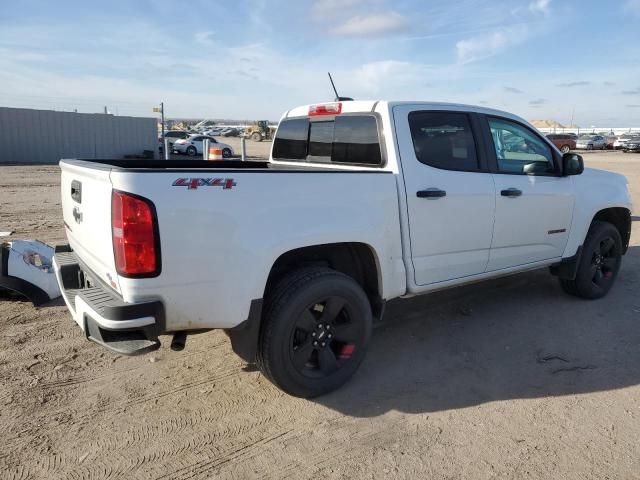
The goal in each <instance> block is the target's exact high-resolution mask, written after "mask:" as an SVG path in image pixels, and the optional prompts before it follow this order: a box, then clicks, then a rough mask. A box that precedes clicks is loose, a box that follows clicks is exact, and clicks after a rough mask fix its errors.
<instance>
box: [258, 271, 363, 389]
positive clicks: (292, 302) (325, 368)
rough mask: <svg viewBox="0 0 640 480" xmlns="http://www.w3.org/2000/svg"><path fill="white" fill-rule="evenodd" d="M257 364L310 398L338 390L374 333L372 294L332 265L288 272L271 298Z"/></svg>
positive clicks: (277, 382)
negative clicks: (367, 294)
mask: <svg viewBox="0 0 640 480" xmlns="http://www.w3.org/2000/svg"><path fill="white" fill-rule="evenodd" d="M263 314H264V317H263V324H262V329H261V333H260V340H259V344H258V355H257V363H258V367H259V368H260V370H261V371H262V373H263V374H264V375H265V376H266V377H267V378H268V379H269V380H270V381H271V382H272V383H274V384H275V385H276V386H277V387H279V388H281V389H282V390H284V391H285V392H287V393H289V394H291V395H294V396H296V397H303V398H310V397H315V396H318V395H322V394H324V393H327V392H330V391H332V390H335V389H336V388H338V387H340V386H341V385H342V384H344V383H345V382H346V381H347V380H348V379H349V378H351V376H352V375H353V374H354V373H355V371H356V370H357V369H358V367H359V366H360V363H361V362H362V360H363V359H364V355H365V353H366V350H367V346H368V344H369V339H370V337H371V325H372V314H371V306H370V304H369V299H368V298H367V296H366V294H365V292H364V291H363V289H362V287H360V285H359V284H358V283H357V282H356V281H355V280H354V279H353V278H351V277H349V276H347V275H344V274H342V273H340V272H337V271H335V270H331V269H329V268H304V269H300V270H297V271H294V272H293V273H290V274H289V275H287V276H285V277H284V278H283V279H282V280H281V281H279V282H278V283H277V285H276V286H275V288H273V290H272V291H271V292H270V294H269V295H268V297H267V299H266V304H265V310H264V313H263Z"/></svg>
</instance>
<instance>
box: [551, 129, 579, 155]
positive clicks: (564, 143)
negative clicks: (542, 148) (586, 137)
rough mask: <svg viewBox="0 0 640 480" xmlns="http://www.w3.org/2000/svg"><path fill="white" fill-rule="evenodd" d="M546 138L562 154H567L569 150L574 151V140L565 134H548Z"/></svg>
mask: <svg viewBox="0 0 640 480" xmlns="http://www.w3.org/2000/svg"><path fill="white" fill-rule="evenodd" d="M547 138H548V139H549V140H551V143H553V144H554V145H555V146H556V147H558V150H560V151H561V152H562V153H567V152H569V151H570V150H575V149H576V140H575V138H573V137H572V136H571V135H569V134H566V133H557V134H556V133H550V134H549V135H547Z"/></svg>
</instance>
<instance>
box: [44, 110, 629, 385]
mask: <svg viewBox="0 0 640 480" xmlns="http://www.w3.org/2000/svg"><path fill="white" fill-rule="evenodd" d="M60 167H61V171H62V186H61V188H62V207H63V215H64V223H65V228H66V235H67V238H68V245H61V246H59V247H57V249H56V254H55V257H54V265H55V271H56V275H57V279H58V282H59V284H60V289H61V291H62V293H63V296H64V300H65V302H66V304H67V306H68V308H69V311H70V312H71V315H72V316H73V319H74V320H75V321H76V322H77V323H78V325H79V326H80V327H81V328H82V329H83V330H84V332H85V334H86V336H87V338H89V339H90V340H93V341H94V342H97V343H99V344H101V345H103V346H104V347H106V348H109V349H111V350H114V351H116V352H119V353H123V354H137V353H143V352H147V351H150V350H153V349H155V348H158V347H159V345H160V342H159V340H158V336H159V335H161V334H170V333H173V334H174V340H175V339H176V338H178V337H180V338H184V335H185V334H186V333H188V332H190V331H197V330H203V329H204V330H206V329H224V330H225V331H226V332H227V333H228V335H229V337H230V340H231V344H232V347H233V349H234V351H235V352H236V353H237V354H238V355H240V356H241V357H242V358H243V359H244V360H246V361H247V362H255V363H257V365H258V366H259V368H260V369H261V371H262V372H263V373H264V375H265V376H266V377H268V378H269V379H270V380H271V381H272V382H273V383H274V384H275V385H277V386H278V387H280V388H281V389H283V390H284V391H286V392H288V393H290V394H292V395H297V396H301V397H312V396H315V395H320V394H322V393H325V392H328V391H330V390H332V389H335V388H337V387H338V386H340V385H341V384H343V383H344V382H345V381H346V380H347V379H348V378H349V377H351V376H352V375H353V374H354V372H355V371H356V369H357V368H358V366H359V365H360V363H361V362H362V360H363V357H364V355H365V352H366V350H367V345H368V343H369V338H370V335H371V325H372V320H373V319H374V318H378V317H380V316H381V315H382V313H383V310H384V305H385V302H386V301H387V300H390V299H393V298H396V297H405V296H413V295H417V294H425V293H428V292H431V291H434V290H438V289H443V288H447V287H452V286H456V285H460V284H464V283H469V282H477V281H480V280H485V279H489V278H494V277H498V276H501V275H508V274H513V273H516V272H522V271H525V270H529V269H537V268H541V267H550V271H551V273H552V274H554V275H556V276H557V277H558V278H559V280H560V285H561V287H562V288H563V289H564V290H565V291H566V292H567V293H569V294H571V295H575V296H578V297H582V298H586V299H596V298H599V297H602V296H603V295H605V294H606V293H607V292H608V291H609V289H610V288H611V287H612V285H613V283H614V281H615V279H616V276H617V274H618V270H619V269H620V265H621V258H622V255H623V254H624V253H625V252H626V250H627V248H628V244H629V237H630V232H631V217H630V212H631V208H632V206H631V200H630V195H629V192H628V189H627V182H626V179H625V178H624V177H623V176H621V175H618V174H615V173H609V172H604V171H598V170H592V169H585V168H584V166H583V161H582V158H581V157H580V156H579V155H576V154H574V153H566V154H564V155H562V154H561V153H560V152H559V151H558V150H557V148H556V147H555V146H554V145H553V144H552V143H551V142H550V141H549V140H548V139H546V138H545V137H544V136H543V135H541V134H540V133H539V132H538V131H536V129H535V128H533V127H532V126H531V125H530V124H528V123H527V122H526V121H524V120H522V119H521V118H519V117H517V116H514V115H511V114H509V113H506V112H501V111H497V110H492V109H487V108H480V107H472V106H465V105H457V104H443V103H423V102H384V101H378V102H373V101H370V102H369V101H342V102H333V103H323V104H317V105H308V106H302V107H298V108H294V109H292V110H290V111H288V112H286V113H285V114H284V116H283V117H282V119H281V121H280V124H279V127H278V130H277V134H276V136H275V139H274V142H273V146H272V152H271V156H270V159H269V161H268V162H234V161H222V162H204V161H191V160H178V161H173V160H169V161H157V160H104V161H95V160H94V161H84V160H62V161H61V162H60ZM177 343H178V342H177Z"/></svg>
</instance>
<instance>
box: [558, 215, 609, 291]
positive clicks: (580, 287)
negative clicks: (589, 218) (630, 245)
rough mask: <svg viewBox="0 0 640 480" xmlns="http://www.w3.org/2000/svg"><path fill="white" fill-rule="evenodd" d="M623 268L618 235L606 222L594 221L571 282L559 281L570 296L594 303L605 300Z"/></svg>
mask: <svg viewBox="0 0 640 480" xmlns="http://www.w3.org/2000/svg"><path fill="white" fill-rule="evenodd" d="M621 264H622V239H621V238H620V232H618V229H617V228H616V227H614V226H613V225H612V224H610V223H608V222H600V221H595V222H593V223H592V224H591V228H589V233H588V234H587V238H586V240H585V242H584V245H583V247H582V256H581V257H580V261H579V264H578V269H577V273H576V278H575V279H574V280H565V279H560V285H561V286H562V289H563V290H564V291H565V292H566V293H568V294H569V295H573V296H576V297H580V298H586V299H589V300H593V299H596V298H601V297H604V296H605V295H606V294H607V293H609V290H611V287H612V286H613V284H614V283H615V281H616V278H617V276H618V272H619V271H620V265H621Z"/></svg>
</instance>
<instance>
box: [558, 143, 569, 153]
mask: <svg viewBox="0 0 640 480" xmlns="http://www.w3.org/2000/svg"><path fill="white" fill-rule="evenodd" d="M560 151H561V152H562V153H569V152H570V151H571V147H570V146H569V145H563V146H562V148H561V149H560Z"/></svg>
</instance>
